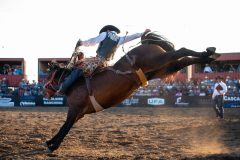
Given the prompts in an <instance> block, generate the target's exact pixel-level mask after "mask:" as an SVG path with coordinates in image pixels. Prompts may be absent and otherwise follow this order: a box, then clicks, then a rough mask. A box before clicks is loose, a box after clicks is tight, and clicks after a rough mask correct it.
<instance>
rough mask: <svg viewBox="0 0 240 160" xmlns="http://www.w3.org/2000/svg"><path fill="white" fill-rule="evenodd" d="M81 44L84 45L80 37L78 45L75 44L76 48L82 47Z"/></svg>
mask: <svg viewBox="0 0 240 160" xmlns="http://www.w3.org/2000/svg"><path fill="white" fill-rule="evenodd" d="M81 45H82V40H81V39H79V40H78V42H77V44H76V46H75V50H76V49H77V48H78V47H80V46H81Z"/></svg>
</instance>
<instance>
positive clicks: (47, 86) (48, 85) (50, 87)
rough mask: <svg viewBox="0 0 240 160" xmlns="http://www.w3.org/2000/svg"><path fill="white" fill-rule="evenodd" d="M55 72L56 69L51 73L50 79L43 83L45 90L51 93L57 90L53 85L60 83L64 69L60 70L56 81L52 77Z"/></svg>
mask: <svg viewBox="0 0 240 160" xmlns="http://www.w3.org/2000/svg"><path fill="white" fill-rule="evenodd" d="M56 73H57V71H54V73H53V75H52V76H51V79H50V80H49V81H48V82H47V83H46V84H45V85H44V89H45V90H47V91H48V92H51V93H55V92H57V90H58V88H56V87H55V85H57V86H59V85H60V83H61V80H62V78H63V75H64V73H65V70H64V71H63V72H62V74H61V76H60V78H59V79H58V81H57V82H55V81H54V77H55V76H56Z"/></svg>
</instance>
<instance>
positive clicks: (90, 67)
mask: <svg viewBox="0 0 240 160" xmlns="http://www.w3.org/2000/svg"><path fill="white" fill-rule="evenodd" d="M107 66H108V64H107V61H106V60H105V59H104V58H101V57H99V56H97V57H90V58H84V59H83V60H81V61H80V62H77V63H76V64H75V66H74V67H77V68H80V69H81V70H82V71H83V74H84V77H91V76H92V75H93V74H96V73H98V72H101V71H103V70H104V68H107Z"/></svg>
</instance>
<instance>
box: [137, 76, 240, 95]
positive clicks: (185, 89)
mask: <svg viewBox="0 0 240 160" xmlns="http://www.w3.org/2000/svg"><path fill="white" fill-rule="evenodd" d="M225 82H226V85H227V87H228V93H227V94H240V80H237V79H231V78H230V77H227V78H226V79H225ZM214 84H215V80H214V79H208V78H207V77H206V78H205V79H204V80H191V81H189V82H182V81H172V82H164V81H161V80H160V79H156V80H152V81H149V86H148V87H146V88H144V87H141V88H139V89H138V91H137V92H136V93H135V94H134V95H135V96H169V95H171V96H182V95H185V96H211V95H212V93H213V89H214Z"/></svg>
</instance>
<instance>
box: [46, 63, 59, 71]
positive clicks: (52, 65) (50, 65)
mask: <svg viewBox="0 0 240 160" xmlns="http://www.w3.org/2000/svg"><path fill="white" fill-rule="evenodd" d="M56 69H59V63H57V62H55V61H51V62H49V63H48V71H53V70H56Z"/></svg>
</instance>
